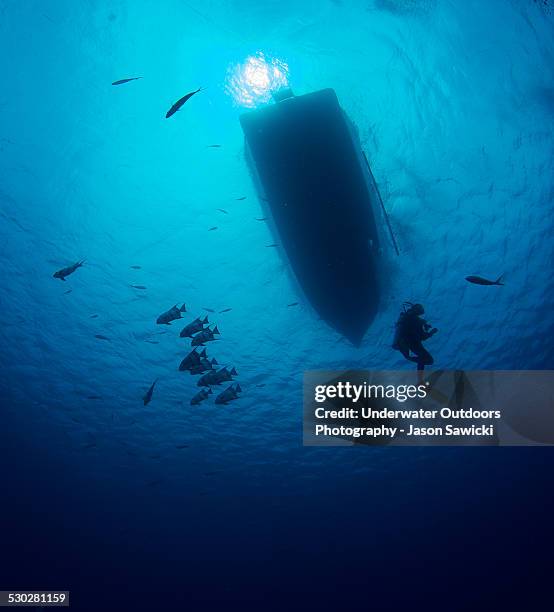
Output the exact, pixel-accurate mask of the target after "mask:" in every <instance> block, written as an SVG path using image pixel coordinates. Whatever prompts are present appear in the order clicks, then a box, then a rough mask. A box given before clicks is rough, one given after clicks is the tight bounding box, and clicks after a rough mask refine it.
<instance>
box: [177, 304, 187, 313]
mask: <svg viewBox="0 0 554 612" xmlns="http://www.w3.org/2000/svg"><path fill="white" fill-rule="evenodd" d="M185 306H186V305H185V304H183V305H182V306H181V308H179V312H186V311H187V309H186V307H185Z"/></svg>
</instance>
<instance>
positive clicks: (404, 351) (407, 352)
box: [398, 345, 418, 363]
mask: <svg viewBox="0 0 554 612" xmlns="http://www.w3.org/2000/svg"><path fill="white" fill-rule="evenodd" d="M398 350H399V351H400V352H401V353H402V356H403V357H404V359H407V360H408V361H413V362H414V363H415V362H416V361H417V359H418V358H417V357H412V356H411V355H410V349H409V348H408V347H407V346H403V345H401V346H399V347H398Z"/></svg>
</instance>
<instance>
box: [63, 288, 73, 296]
mask: <svg viewBox="0 0 554 612" xmlns="http://www.w3.org/2000/svg"><path fill="white" fill-rule="evenodd" d="M72 291H73V289H68V290H67V291H64V292H63V294H64V295H67V294H68V293H71V292H72Z"/></svg>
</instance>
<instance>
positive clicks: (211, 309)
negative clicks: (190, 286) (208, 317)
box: [202, 308, 215, 312]
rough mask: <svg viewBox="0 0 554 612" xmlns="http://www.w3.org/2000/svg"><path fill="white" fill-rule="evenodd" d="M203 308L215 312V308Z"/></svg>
mask: <svg viewBox="0 0 554 612" xmlns="http://www.w3.org/2000/svg"><path fill="white" fill-rule="evenodd" d="M202 310H206V311H207V312H215V310H214V309H213V308H202Z"/></svg>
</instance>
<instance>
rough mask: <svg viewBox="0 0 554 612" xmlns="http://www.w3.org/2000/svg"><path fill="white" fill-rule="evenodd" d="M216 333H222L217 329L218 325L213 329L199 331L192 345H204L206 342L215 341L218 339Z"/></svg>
mask: <svg viewBox="0 0 554 612" xmlns="http://www.w3.org/2000/svg"><path fill="white" fill-rule="evenodd" d="M216 335H218V336H219V335H220V333H219V330H218V329H217V325H216V326H215V327H214V328H213V330H212V329H209V328H207V329H203V330H202V331H201V332H198V333H197V334H196V336H194V338H193V339H192V342H191V346H203V345H204V344H205V343H206V342H213V341H214V340H217V338H216V337H215V336H216Z"/></svg>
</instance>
